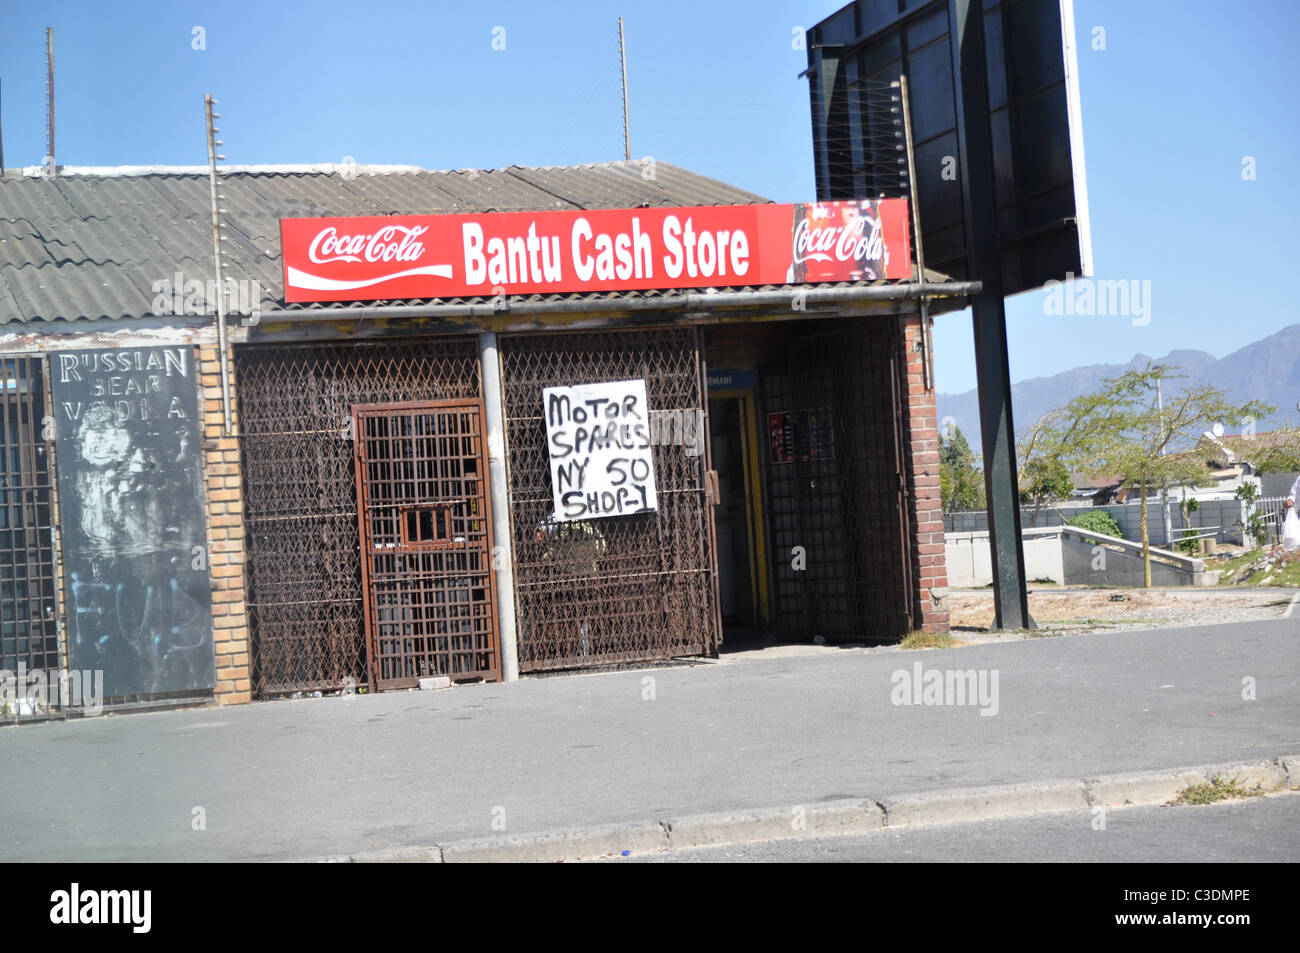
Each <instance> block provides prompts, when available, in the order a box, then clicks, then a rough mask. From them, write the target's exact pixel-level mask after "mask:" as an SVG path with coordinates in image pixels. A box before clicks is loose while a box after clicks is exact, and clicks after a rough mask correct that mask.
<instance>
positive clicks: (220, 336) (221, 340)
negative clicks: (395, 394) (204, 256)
mask: <svg viewBox="0 0 1300 953" xmlns="http://www.w3.org/2000/svg"><path fill="white" fill-rule="evenodd" d="M215 103H216V100H215V99H213V98H212V94H211V93H208V94H206V95H205V96H204V97H203V108H204V111H205V113H206V114H207V124H208V192H209V195H210V196H211V200H212V259H213V264H214V267H215V268H216V272H217V296H216V297H217V300H216V306H217V362H218V363H219V364H220V366H221V413H222V422H223V424H224V425H225V430H224V433H225V434H226V436H230V434H231V431H232V424H231V414H230V356H229V354H228V353H227V352H228V351H229V343H228V336H227V334H226V284H225V281H224V280H223V279H222V276H221V206H220V199H221V198H222V196H221V195H220V194H219V193H218V192H217V160H218V159H225V158H226V157H225V156H223V155H218V154H217V146H219V145H221V144H222V143H221V140H220V139H218V138H217V133H218V132H220V131H221V130H219V129H218V128H217V127H216V126H215V125H213V122H212V121H213V120H214V119H220V118H221V114H220V113H214V112H213V111H212V106H213V104H215ZM259 304H260V302H259Z"/></svg>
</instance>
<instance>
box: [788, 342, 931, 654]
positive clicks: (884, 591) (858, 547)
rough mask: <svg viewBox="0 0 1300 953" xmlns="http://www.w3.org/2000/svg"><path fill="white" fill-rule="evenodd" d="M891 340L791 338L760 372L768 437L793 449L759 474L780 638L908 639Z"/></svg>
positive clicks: (909, 603) (906, 553)
mask: <svg viewBox="0 0 1300 953" xmlns="http://www.w3.org/2000/svg"><path fill="white" fill-rule="evenodd" d="M899 338H900V334H899V329H898V325H897V323H896V322H892V321H887V320H882V321H872V322H864V321H856V322H853V323H851V324H847V325H840V326H838V327H836V328H833V329H825V326H824V325H822V326H821V328H819V329H816V330H814V329H799V330H798V331H796V332H795V336H792V338H791V340H790V342H789V346H788V347H787V349H786V354H785V360H784V362H783V363H782V364H776V365H769V366H768V367H766V368H765V369H764V376H763V403H764V407H765V409H766V412H767V414H768V425H769V429H770V428H771V427H772V426H773V417H775V418H776V419H777V422H778V423H779V424H781V425H783V426H786V427H788V429H789V430H790V436H791V438H792V439H793V443H794V446H793V447H789V448H786V450H785V451H784V452H785V453H786V454H787V455H788V457H789V459H788V461H786V462H774V461H773V460H772V458H771V454H770V453H769V454H768V463H767V479H768V486H769V498H770V500H771V504H770V506H771V513H772V515H771V520H772V550H773V552H772V564H773V569H774V576H775V589H776V607H775V614H776V621H777V623H778V625H779V627H780V628H781V629H782V631H785V632H791V633H800V634H803V635H806V636H809V637H812V636H818V635H820V636H823V637H825V638H827V639H828V640H831V641H847V640H865V641H891V640H894V639H896V638H898V637H899V636H902V635H905V634H906V633H907V632H908V631H909V630H910V629H911V628H912V621H913V610H914V605H913V603H914V599H913V597H912V586H911V579H912V573H913V572H915V571H916V569H917V567H916V566H915V565H914V560H913V558H912V555H911V552H910V549H909V546H908V540H909V538H910V520H909V518H908V515H907V506H906V499H907V497H906V491H907V487H906V480H905V473H906V466H905V461H904V451H903V434H902V426H903V424H902V415H901V413H900V408H901V401H900V396H899V395H900V386H901V384H900V379H899V376H898V375H899V368H898V358H897V355H898V353H899V350H900V348H899ZM786 415H789V416H788V417H787V416H786ZM800 554H802V560H800V558H799V557H800Z"/></svg>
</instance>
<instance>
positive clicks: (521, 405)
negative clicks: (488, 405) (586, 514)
mask: <svg viewBox="0 0 1300 953" xmlns="http://www.w3.org/2000/svg"><path fill="white" fill-rule="evenodd" d="M702 347H703V345H702V338H701V335H700V333H699V331H698V330H697V329H695V328H673V329H665V330H650V329H645V330H627V331H623V330H620V331H596V332H548V333H544V334H526V335H515V336H509V337H503V338H502V340H501V367H502V373H501V378H502V388H503V392H504V403H505V416H506V436H507V443H508V447H509V464H510V468H509V479H510V507H511V517H512V529H513V533H514V561H515V598H516V603H517V608H518V631H519V667H520V670H521V671H542V670H548V669H549V670H555V669H565V668H583V667H592V666H599V665H609V664H616V663H623V662H633V661H646V660H653V659H667V658H672V657H675V656H685V655H714V654H716V652H717V646H718V639H719V628H720V624H719V617H718V599H717V562H716V555H715V544H714V539H713V512H712V506H711V504H710V500H709V497H708V494H707V492H706V481H707V472H708V469H709V468H708V425H707V420H706V418H705V413H706V409H705V408H706V404H705V400H704V393H705V389H704V387H705V385H704V375H703V361H702V357H701V355H702ZM635 378H640V379H644V380H645V383H646V391H647V396H648V399H649V402H650V407H651V409H652V416H651V425H652V427H651V430H652V433H654V434H655V435H656V436H657V438H658V439H657V440H656V444H657V445H656V446H655V447H654V449H653V458H654V473H655V483H656V490H657V494H658V500H659V509H658V511H656V512H653V513H642V514H637V515H632V516H620V517H609V518H604V519H594V520H589V521H583V522H568V523H556V522H552V519H551V514H552V509H553V507H552V495H551V477H550V467H549V462H548V455H547V445H546V425H545V420H544V418H543V408H542V389H543V388H545V387H551V386H558V385H571V384H578V383H597V382H602V381H618V380H629V379H635ZM686 415H690V419H689V421H687V419H686ZM696 427H698V430H694V431H693V432H690V431H688V428H696ZM675 434H676V436H674V435H675Z"/></svg>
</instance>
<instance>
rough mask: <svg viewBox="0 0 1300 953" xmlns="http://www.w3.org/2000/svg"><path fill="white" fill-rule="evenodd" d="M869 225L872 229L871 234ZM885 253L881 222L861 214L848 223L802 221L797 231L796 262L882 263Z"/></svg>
mask: <svg viewBox="0 0 1300 953" xmlns="http://www.w3.org/2000/svg"><path fill="white" fill-rule="evenodd" d="M868 226H869V227H870V230H869V231H868ZM884 253H885V240H884V236H883V235H882V234H881V231H880V219H879V218H878V217H874V216H870V215H858V216H857V217H856V218H854V219H852V220H851V221H849V222H848V223H847V224H841V225H819V226H814V225H813V224H812V219H811V218H805V219H802V220H801V221H800V222H799V224H798V225H796V226H795V230H794V261H795V264H799V263H801V262H804V261H831V260H832V258H834V259H836V260H839V261H878V260H880V259H881V258H882V257H883V256H884Z"/></svg>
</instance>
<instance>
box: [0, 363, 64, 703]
mask: <svg viewBox="0 0 1300 953" xmlns="http://www.w3.org/2000/svg"><path fill="white" fill-rule="evenodd" d="M43 363H44V362H43V360H42V358H41V357H39V356H3V357H0V669H4V670H7V671H9V672H15V671H16V670H17V668H18V665H19V663H22V664H23V665H25V666H26V667H27V669H28V670H33V669H40V670H42V671H44V672H57V671H58V670H59V668H60V667H61V666H60V662H59V630H58V612H57V606H56V600H57V587H58V582H57V579H56V578H55V570H54V530H53V527H54V514H53V504H52V496H51V493H52V482H53V473H52V468H51V467H50V460H49V452H48V444H47V442H46V440H45V439H44V434H43V430H44V424H43V420H44V417H45V387H44V381H43V378H42V368H43ZM48 701H49V703H50V705H51V707H57V706H58V703H59V699H58V698H57V697H53V696H52V697H50V698H49V699H48Z"/></svg>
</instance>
